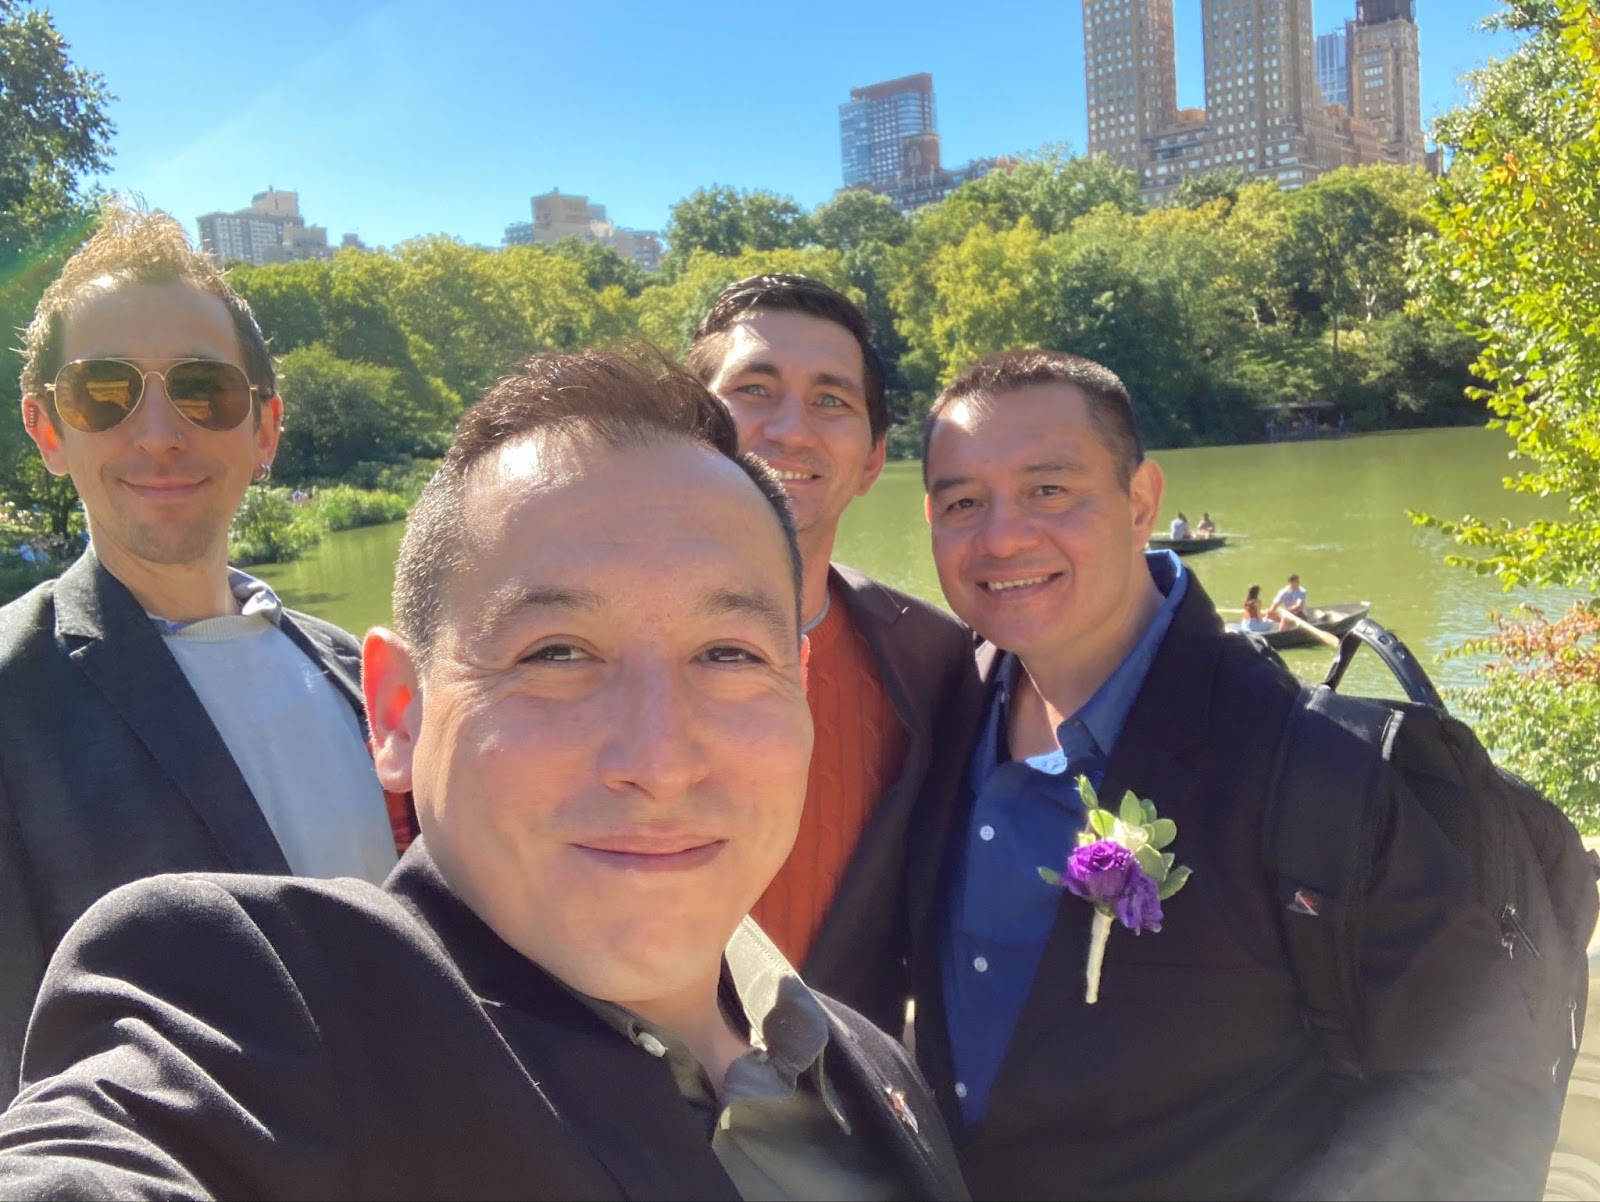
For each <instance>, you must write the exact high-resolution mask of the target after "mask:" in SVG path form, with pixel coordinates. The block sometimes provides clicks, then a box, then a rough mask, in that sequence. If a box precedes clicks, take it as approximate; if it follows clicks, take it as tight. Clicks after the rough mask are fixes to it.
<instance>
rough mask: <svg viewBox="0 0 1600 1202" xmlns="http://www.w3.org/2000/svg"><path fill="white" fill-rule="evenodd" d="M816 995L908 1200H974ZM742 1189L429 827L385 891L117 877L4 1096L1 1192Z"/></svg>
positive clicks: (899, 1063) (915, 1093) (937, 1136)
mask: <svg viewBox="0 0 1600 1202" xmlns="http://www.w3.org/2000/svg"><path fill="white" fill-rule="evenodd" d="M823 1001H824V1008H825V1009H826V1010H827V1012H828V1016H829V1022H830V1047H829V1051H828V1056H829V1064H830V1071H835V1070H841V1069H842V1071H839V1072H838V1075H837V1076H835V1077H834V1080H835V1083H836V1084H837V1085H838V1086H840V1094H841V1096H842V1098H843V1102H844V1105H845V1108H846V1112H847V1115H848V1116H849V1117H850V1119H851V1122H852V1130H853V1133H854V1135H855V1137H856V1138H858V1139H861V1140H863V1141H867V1142H868V1143H869V1144H870V1145H871V1146H872V1147H874V1148H875V1149H877V1150H878V1151H879V1152H880V1153H882V1154H883V1155H885V1156H886V1157H887V1158H888V1163H890V1164H891V1165H893V1167H895V1168H896V1169H898V1170H899V1172H900V1173H901V1175H902V1177H903V1178H904V1179H905V1180H906V1181H907V1182H908V1183H909V1184H910V1185H911V1187H912V1189H913V1190H914V1191H915V1196H918V1197H927V1198H962V1197H965V1190H964V1188H963V1187H962V1185H961V1181H960V1177H959V1175H958V1172H957V1170H956V1167H955V1160H954V1152H953V1150H952V1149H951V1148H950V1146H949V1141H948V1138H947V1136H946V1135H945V1133H944V1129H943V1126H942V1124H941V1123H940V1121H939V1118H938V1112H937V1109H936V1107H935V1106H934V1104H933V1102H932V1100H931V1098H929V1096H928V1095H927V1093H926V1092H925V1088H924V1086H923V1084H922V1081H921V1078H920V1077H919V1076H918V1075H917V1072H916V1069H915V1068H914V1067H913V1066H912V1064H911V1062H910V1060H909V1059H908V1058H907V1057H906V1055H905V1053H904V1051H903V1050H902V1049H900V1047H899V1046H898V1045H896V1044H895V1043H894V1042H893V1041H892V1040H890V1039H889V1038H888V1037H887V1036H885V1035H883V1034H882V1033H881V1032H879V1031H878V1030H876V1028H874V1027H872V1026H871V1024H869V1023H867V1022H866V1021H865V1020H864V1019H862V1018H861V1017H860V1016H859V1015H857V1014H855V1013H854V1012H853V1011H851V1010H849V1009H847V1008H845V1007H843V1006H841V1005H839V1004H837V1003H830V1002H828V1001H827V1000H826V999H823ZM891 1091H893V1092H895V1093H898V1094H899V1095H900V1097H901V1099H902V1101H903V1103H904V1105H905V1107H906V1108H908V1109H909V1112H910V1114H911V1116H912V1118H913V1120H914V1121H907V1120H906V1119H904V1118H902V1117H900V1115H899V1113H897V1108H896V1107H895V1105H894V1104H893V1103H892V1102H891V1096H890V1095H891ZM737 1196H738V1195H737V1193H736V1192H735V1190H734V1187H733V1184H732V1182H731V1181H729V1179H728V1177H727V1175H726V1174H725V1173H724V1172H723V1171H722V1168H721V1165H720V1164H719V1162H718V1161H717V1159H716V1156H715V1154H714V1153H713V1152H712V1151H711V1147H710V1144H709V1142H708V1141H707V1138H706V1135H705V1132H704V1130H703V1128H702V1127H700V1126H699V1125H698V1122H697V1120H696V1118H695V1117H694V1114H693V1111H692V1110H691V1108H690V1106H689V1104H688V1103H687V1102H685V1101H684V1099H683V1097H682V1095H681V1094H680V1093H679V1091H678V1088H677V1086H676V1085H675V1084H674V1082H673V1079H672V1074H671V1070H670V1068H669V1067H668V1065H667V1063H666V1062H665V1061H664V1060H659V1059H655V1058H653V1057H651V1056H649V1055H648V1054H646V1053H644V1052H642V1051H641V1050H640V1049H639V1048H637V1047H635V1046H634V1045H633V1044H632V1043H630V1042H629V1041H628V1040H627V1039H626V1038H625V1037H623V1036H622V1035H620V1034H618V1033H617V1032H616V1031H615V1030H614V1029H613V1028H611V1027H610V1026H608V1025H607V1024H606V1023H605V1022H604V1021H602V1020H601V1019H600V1018H599V1017H598V1016H597V1015H596V1014H595V1013H594V1012H593V1011H592V1010H591V1009H590V1008H589V1007H588V1006H586V1005H584V1004H583V1003H582V1002H580V1001H579V1000H578V999H577V998H576V997H575V996H574V995H572V994H571V993H570V992H568V991H567V990H566V989H565V988H563V987H562V986H561V985H560V984H559V983H558V982H557V981H555V980H554V979H553V978H552V977H550V976H549V975H547V974H546V973H545V972H544V971H543V970H541V969H540V968H538V967H537V966H536V965H534V964H533V963H532V962H531V961H529V960H527V959H525V958H524V957H523V956H521V955H520V954H518V953H517V952H516V951H514V950H513V949H512V948H511V947H509V946H508V945H506V944H505V943H503V942H502V941H501V940H500V939H499V938H498V937H497V936H496V935H495V934H494V933H493V932H492V931H491V930H490V929H489V928H488V927H487V926H485V925H484V924H483V923H482V922H481V921H480V920H479V919H478V918H477V916H476V915H475V914H473V913H472V912H471V911H470V910H469V909H467V907H466V906H464V905H463V904H462V903H461V902H460V901H458V900H457V899H456V897H455V896H454V895H453V894H452V893H451V892H450V890H449V887H448V886H447V885H446V884H445V882H444V880H443V879H442V877H441V876H440V875H439V873H438V871H437V869H436V868H435V866H434V864H433V862H432V860H431V859H430V858H429V857H428V854H427V851H426V848H425V847H424V846H423V845H422V844H421V843H420V842H419V843H417V844H416V845H414V846H413V847H412V849H411V850H410V851H409V852H408V853H407V854H406V857H405V859H404V860H402V862H401V864H400V867H399V868H397V869H396V871H395V873H394V875H393V876H392V877H391V878H390V880H389V882H388V883H387V885H386V886H385V887H384V888H383V889H381V890H380V889H377V888H375V887H373V886H371V885H368V884H366V883H365V882H361V881H354V880H338V881H307V880H295V879H290V878H272V877H249V876H204V875H186V876H167V877H159V878H156V879H153V880H147V881H142V882H139V883H137V884H135V885H130V886H127V887H125V888H123V889H120V890H118V891H117V892H116V893H113V894H112V895H110V896H109V897H107V898H106V899H104V900H103V901H101V902H100V903H99V904H98V905H96V906H95V907H94V908H93V909H92V910H90V912H89V913H88V914H87V915H85V917H84V918H83V920H82V921H81V922H80V923H79V924H78V925H77V926H76V927H75V928H74V929H73V931H72V932H71V933H70V934H69V935H68V937H67V939H66V941H65V942H64V943H63V944H62V947H61V950H60V952H59V953H58V954H57V956H56V958H55V961H54V962H53V963H52V965H51V969H50V973H49V976H48V977H47V978H46V981H45V985H44V988H43V990H42V992H41V994H40V999H39V1008H38V1011H37V1012H36V1014H35V1017H34V1021H33V1025H32V1028H31V1029H30V1033H29V1042H28V1051H27V1058H26V1067H25V1088H24V1090H23V1092H22V1094H21V1095H20V1096H19V1097H18V1098H17V1100H16V1102H15V1103H14V1104H13V1105H12V1107H11V1109H10V1110H9V1111H8V1112H7V1113H6V1114H5V1116H4V1117H3V1118H0V1197H7V1198H45V1197H51V1198H55V1197H118V1198H134V1197H160V1198H203V1197H217V1198H347V1199H366V1198H709V1199H729V1200H732V1199H735V1198H737Z"/></svg>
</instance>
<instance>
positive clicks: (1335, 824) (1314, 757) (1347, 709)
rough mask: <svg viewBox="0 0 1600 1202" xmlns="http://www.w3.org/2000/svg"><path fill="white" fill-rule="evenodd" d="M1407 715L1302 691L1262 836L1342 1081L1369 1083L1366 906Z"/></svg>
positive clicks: (1281, 748) (1314, 1024)
mask: <svg viewBox="0 0 1600 1202" xmlns="http://www.w3.org/2000/svg"><path fill="white" fill-rule="evenodd" d="M1401 717H1402V714H1401V712H1400V711H1398V710H1397V709H1395V708H1394V707H1392V706H1390V705H1387V704H1385V703H1384V702H1381V701H1373V700H1367V699H1363V698H1351V697H1341V696H1339V695H1338V694H1337V693H1335V692H1334V691H1333V690H1332V689H1330V688H1326V687H1323V686H1313V685H1302V686H1301V689H1300V695H1299V697H1298V698H1297V699H1296V701H1295V704H1294V706H1293V707H1292V708H1291V710H1290V713H1289V720H1288V722H1287V723H1285V725H1284V732H1283V736H1282V738H1281V740H1280V742H1279V745H1278V751H1277V759H1276V764H1275V767H1274V769H1273V773H1272V776H1271V777H1270V778H1269V779H1270V780H1271V781H1272V784H1271V786H1270V788H1269V792H1268V795H1267V803H1266V809H1265V813H1264V822H1263V826H1262V839H1263V852H1264V856H1265V864H1266V870H1267V877H1268V880H1269V881H1270V882H1271V884H1272V888H1273V891H1274V894H1275V896H1276V897H1277V899H1278V901H1279V903H1280V905H1281V906H1282V909H1281V910H1280V911H1279V914H1280V916H1281V918H1282V924H1283V935H1284V946H1285V950H1286V951H1287V954H1288V958H1289V965H1290V968H1291V969H1293V971H1294V975H1295V981H1296V983H1297V985H1298V987H1299V990H1300V1004H1301V1008H1302V1013H1303V1015H1304V1017H1305V1020H1306V1024H1307V1025H1308V1026H1309V1027H1310V1028H1311V1030H1312V1032H1313V1034H1315V1036H1316V1037H1317V1040H1318V1042H1319V1043H1321V1045H1322V1048H1323V1051H1324V1053H1325V1054H1326V1055H1327V1058H1328V1061H1329V1063H1330V1065H1331V1066H1332V1068H1333V1071H1334V1072H1335V1073H1336V1074H1337V1075H1339V1076H1341V1077H1345V1078H1349V1079H1351V1080H1359V1079H1360V1078H1361V1076H1362V1067H1361V1046H1362V1037H1363V1029H1362V1028H1363V1019H1364V1003H1363V998H1362V993H1361V962H1360V943H1361V938H1360V936H1361V921H1362V905H1363V901H1364V899H1365V897H1366V890H1367V885H1368V881H1369V878H1370V877H1371V874H1372V863H1373V853H1374V847H1375V843H1376V838H1377V831H1378V828H1379V825H1380V822H1381V819H1382V816H1383V807H1384V798H1383V797H1382V796H1380V793H1379V785H1380V782H1381V778H1382V774H1383V768H1384V762H1385V761H1386V760H1387V759H1388V758H1389V753H1390V751H1391V750H1392V749H1393V746H1394V739H1395V736H1396V734H1397V733H1398V731H1399V725H1400V719H1401Z"/></svg>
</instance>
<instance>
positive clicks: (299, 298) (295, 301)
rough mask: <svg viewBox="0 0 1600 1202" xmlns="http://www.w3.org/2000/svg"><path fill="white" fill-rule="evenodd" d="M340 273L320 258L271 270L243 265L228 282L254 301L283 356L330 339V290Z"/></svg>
mask: <svg viewBox="0 0 1600 1202" xmlns="http://www.w3.org/2000/svg"><path fill="white" fill-rule="evenodd" d="M337 270H338V268H337V267H336V266H335V265H334V264H333V263H331V262H328V261H327V260H320V259H306V260H303V261H301V262H296V263H274V264H272V265H271V266H269V267H254V266H251V265H250V264H248V263H241V264H239V265H237V266H236V267H234V268H233V269H232V271H230V272H229V274H228V282H229V283H231V284H232V285H233V286H234V288H236V289H237V290H238V292H239V295H241V296H243V297H244V298H245V299H246V300H248V301H249V302H250V309H251V311H252V312H253V313H254V314H255V315H256V324H257V325H259V326H260V327H261V331H262V333H264V334H265V335H266V336H267V338H268V340H269V341H268V343H267V345H268V346H269V347H270V348H271V350H272V353H273V354H275V355H282V354H287V353H288V352H289V351H292V350H297V349H298V348H300V347H302V346H310V345H311V344H312V343H314V342H326V341H327V340H328V336H329V333H328V321H327V303H328V290H329V287H330V283H331V281H330V276H331V275H332V273H333V272H335V271H337Z"/></svg>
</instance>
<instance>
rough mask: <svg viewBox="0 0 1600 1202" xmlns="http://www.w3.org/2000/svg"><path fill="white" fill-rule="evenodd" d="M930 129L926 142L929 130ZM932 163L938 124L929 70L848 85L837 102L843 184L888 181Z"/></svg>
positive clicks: (934, 164) (935, 159) (935, 163)
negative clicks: (844, 98) (843, 98)
mask: <svg viewBox="0 0 1600 1202" xmlns="http://www.w3.org/2000/svg"><path fill="white" fill-rule="evenodd" d="M930 135H932V141H931V142H930V140H929V136H930ZM930 147H931V151H932V155H933V162H932V164H931V166H932V167H933V169H934V170H937V169H938V166H939V164H938V124H937V122H936V120H935V118H934V112H933V76H931V75H929V74H928V73H927V72H925V71H924V72H922V73H920V74H917V75H907V76H905V77H904V78H903V79H891V80H889V81H888V82H887V83H875V84H872V85H871V86H869V87H865V88H852V89H851V90H850V99H849V101H848V102H847V103H845V104H841V105H840V106H839V148H840V152H841V155H842V157H843V160H844V186H845V187H847V188H855V187H860V186H862V185H872V184H877V185H882V186H888V185H890V184H893V183H894V182H895V181H896V180H897V179H899V178H900V177H901V176H902V175H904V174H908V173H909V172H914V171H916V170H922V169H926V168H927V167H928V166H929V165H930V164H929V163H928V158H929V152H930Z"/></svg>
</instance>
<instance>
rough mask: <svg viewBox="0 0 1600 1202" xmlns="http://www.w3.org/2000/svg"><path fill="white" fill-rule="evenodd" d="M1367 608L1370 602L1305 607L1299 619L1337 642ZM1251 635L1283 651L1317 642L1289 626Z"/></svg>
mask: <svg viewBox="0 0 1600 1202" xmlns="http://www.w3.org/2000/svg"><path fill="white" fill-rule="evenodd" d="M1371 608H1372V602H1371V601H1347V602H1345V603H1344V604H1343V605H1321V606H1318V605H1309V606H1307V607H1306V612H1305V614H1304V615H1303V616H1304V618H1305V620H1306V622H1307V624H1308V625H1311V626H1315V627H1316V628H1317V629H1318V630H1321V631H1323V632H1324V633H1326V634H1330V635H1332V636H1333V637H1334V638H1339V637H1340V636H1341V635H1343V634H1345V633H1347V632H1348V631H1349V629H1350V628H1351V627H1352V626H1354V625H1355V624H1356V623H1357V622H1359V621H1361V619H1362V618H1364V617H1366V616H1367V611H1368V610H1369V609H1371ZM1269 620H1270V619H1269ZM1243 626H1244V624H1243V623H1242V622H1230V623H1229V624H1228V629H1229V630H1241V629H1243ZM1255 633H1256V634H1257V635H1258V636H1259V637H1260V638H1263V639H1265V640H1266V641H1267V646H1269V647H1276V648H1278V649H1279V650H1282V649H1283V648H1285V647H1314V646H1316V645H1317V643H1318V642H1319V640H1318V638H1317V636H1316V635H1314V634H1312V633H1311V632H1310V631H1309V630H1306V629H1305V628H1304V627H1301V626H1290V627H1289V629H1288V630H1258V631H1256V632H1255Z"/></svg>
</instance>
